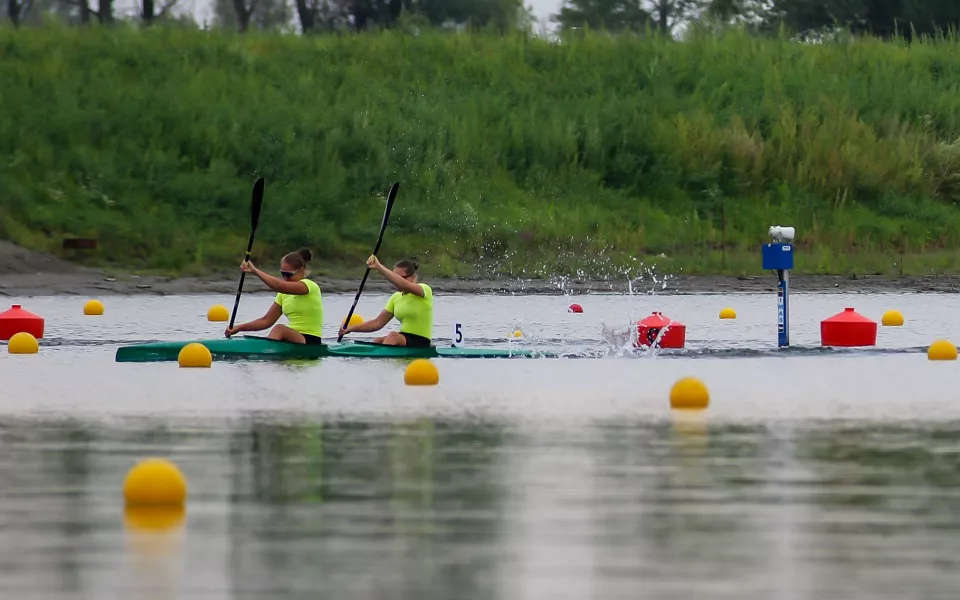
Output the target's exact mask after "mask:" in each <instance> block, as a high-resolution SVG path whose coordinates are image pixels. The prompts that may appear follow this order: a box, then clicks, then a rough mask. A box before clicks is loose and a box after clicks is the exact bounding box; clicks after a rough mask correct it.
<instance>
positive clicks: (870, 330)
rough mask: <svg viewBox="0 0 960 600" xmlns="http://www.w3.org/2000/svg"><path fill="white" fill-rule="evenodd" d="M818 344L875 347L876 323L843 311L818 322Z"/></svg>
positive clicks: (855, 313)
mask: <svg viewBox="0 0 960 600" xmlns="http://www.w3.org/2000/svg"><path fill="white" fill-rule="evenodd" d="M820 344H821V345H823V346H846V347H849V346H876V344H877V322H876V321H871V320H870V319H868V318H867V317H865V316H863V315H861V314H859V313H857V312H855V311H854V310H853V309H852V308H845V309H843V312H842V313H837V314H835V315H833V316H832V317H830V318H828V319H824V320H822V321H820Z"/></svg>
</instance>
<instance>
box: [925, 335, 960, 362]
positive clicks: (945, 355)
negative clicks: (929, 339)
mask: <svg viewBox="0 0 960 600" xmlns="http://www.w3.org/2000/svg"><path fill="white" fill-rule="evenodd" d="M927 358H928V359H930V360H957V347H956V346H954V345H953V344H951V343H950V342H948V341H947V340H937V341H935V342H934V343H932V344H930V347H929V348H927Z"/></svg>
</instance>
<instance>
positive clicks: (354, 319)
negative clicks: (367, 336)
mask: <svg viewBox="0 0 960 600" xmlns="http://www.w3.org/2000/svg"><path fill="white" fill-rule="evenodd" d="M362 324H363V317H361V316H360V315H358V314H357V313H353V314H352V315H350V322H349V323H347V327H353V326H354V325H362Z"/></svg>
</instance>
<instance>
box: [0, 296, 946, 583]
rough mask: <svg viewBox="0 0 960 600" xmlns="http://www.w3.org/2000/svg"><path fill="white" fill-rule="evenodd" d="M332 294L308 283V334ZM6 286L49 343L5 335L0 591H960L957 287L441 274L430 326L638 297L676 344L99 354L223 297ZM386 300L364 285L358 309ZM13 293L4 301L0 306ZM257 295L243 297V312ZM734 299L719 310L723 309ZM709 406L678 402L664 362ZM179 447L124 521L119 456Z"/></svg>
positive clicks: (596, 313)
mask: <svg viewBox="0 0 960 600" xmlns="http://www.w3.org/2000/svg"><path fill="white" fill-rule="evenodd" d="M352 299H353V298H352V294H351V295H346V296H336V295H328V296H326V298H325V301H326V309H327V332H328V333H333V327H334V324H335V323H336V322H337V321H338V320H339V319H340V318H342V316H343V315H345V314H346V312H347V310H348V308H349V306H350V303H351V302H352ZM83 300H84V299H83V298H78V299H64V298H55V299H53V298H28V299H20V301H21V302H22V303H23V304H24V307H25V308H27V309H28V310H32V311H34V312H37V313H39V314H41V315H43V316H44V317H46V319H47V333H46V339H45V340H44V343H43V346H42V348H41V352H40V354H38V355H35V356H12V355H8V354H6V353H5V352H0V382H2V383H3V386H2V388H0V481H2V482H3V486H2V488H0V548H2V549H3V551H2V552H0V596H2V597H3V598H7V597H9V598H18V599H19V598H45V599H46V598H49V599H60V598H91V599H94V598H97V599H99V598H121V597H122V598H138V599H139V598H150V599H159V600H164V599H168V598H169V599H173V598H191V599H192V598H204V599H211V600H212V599H232V598H244V599H246V598H251V599H253V598H301V597H320V596H322V597H330V598H344V597H347V598H426V597H429V598H458V599H481V598H504V599H506V598H510V599H513V598H619V597H629V598H650V599H661V598H662V599H672V598H684V599H688V598H690V597H691V595H694V596H695V597H699V598H711V599H713V598H731V599H734V598H736V599H754V598H756V599H767V598H776V599H800V598H803V599H807V598H809V599H815V598H816V599H820V598H842V599H848V598H850V599H852V598H863V599H875V598H884V599H886V598H890V599H905V598H924V599H926V598H951V599H956V598H958V597H960V576H958V575H957V573H958V565H957V562H958V559H957V558H956V557H957V556H958V555H960V536H958V533H960V532H958V529H960V393H958V392H957V382H958V380H960V378H958V375H960V374H958V371H957V369H958V363H955V362H949V363H936V362H930V361H927V360H926V356H925V354H924V353H923V350H924V349H925V348H926V346H927V345H929V343H930V342H931V341H933V340H934V339H937V338H940V337H945V338H949V339H953V340H954V341H960V331H958V329H960V317H958V316H957V315H960V312H958V310H957V309H958V308H960V299H957V298H956V297H954V296H944V295H936V296H934V295H930V296H927V295H919V294H909V295H892V294H891V295H877V296H866V295H852V296H842V295H835V294H834V295H812V294H811V295H806V294H804V295H801V294H795V295H794V296H793V297H792V298H791V301H792V315H791V316H792V321H793V322H792V333H793V338H792V342H793V344H794V345H795V348H793V349H791V350H790V351H787V352H777V351H776V326H775V320H776V297H775V295H764V296H751V295H738V296H680V297H678V296H655V297H651V296H632V297H631V296H617V295H598V296H581V297H577V298H576V301H577V302H579V303H581V304H583V305H584V308H585V310H586V312H585V313H584V314H582V315H573V314H568V313H566V312H565V311H566V306H567V304H569V302H570V301H572V300H571V299H570V298H564V297H460V296H443V297H440V296H438V304H437V317H436V323H435V325H436V337H437V338H441V341H444V340H442V338H444V337H446V338H448V337H449V332H450V330H451V329H452V325H453V323H454V322H457V321H459V322H461V323H464V325H465V328H466V331H467V334H468V342H471V343H474V344H478V345H483V346H504V345H506V344H507V341H506V335H507V334H508V333H509V332H510V331H512V330H513V329H514V327H515V326H518V325H519V327H520V328H521V329H522V330H523V331H524V334H525V341H521V342H520V344H523V345H534V346H541V347H547V348H550V349H561V350H563V351H566V352H569V353H571V354H576V355H581V356H600V355H602V354H604V353H606V352H608V350H609V348H608V346H607V345H606V344H605V343H604V342H603V339H602V332H603V328H604V326H606V327H607V328H611V327H612V328H615V329H626V328H627V326H628V325H629V323H630V322H632V321H635V320H636V319H638V318H641V317H643V316H645V315H647V314H649V313H650V312H652V311H654V310H662V311H663V312H664V313H666V314H667V315H668V316H670V317H672V318H675V319H678V320H680V321H682V322H683V323H685V324H686V325H687V326H688V333H687V337H688V348H689V351H688V352H687V353H684V354H681V355H674V356H660V357H653V356H618V355H617V353H616V352H611V354H610V355H609V356H606V357H604V358H564V359H552V360H548V359H544V360H509V361H503V360H497V361H494V360H490V361H483V360H480V361H477V360H437V361H436V363H437V365H438V367H439V370H440V374H441V383H440V385H439V386H437V387H435V388H408V387H406V386H404V385H403V368H404V363H403V362H400V361H373V360H348V359H324V360H322V361H313V362H310V361H303V362H291V363H257V362H243V363H241V362H238V363H215V364H214V366H213V368H212V369H202V370H182V369H178V368H177V366H176V364H163V363H159V364H117V363H115V362H113V354H114V352H115V350H116V347H117V346H118V345H119V344H121V343H130V342H135V341H146V340H154V339H188V338H189V339H202V338H208V337H216V336H219V335H221V332H222V330H223V324H216V323H208V322H207V321H206V320H205V313H206V309H207V308H208V307H209V306H210V305H211V304H213V303H215V302H220V303H222V304H225V305H227V306H228V307H230V306H232V298H230V297H186V296H185V297H165V298H113V297H108V298H105V299H104V302H105V305H106V314H105V315H104V316H103V317H98V318H93V317H84V316H83V315H82V311H81V307H82V304H83ZM385 300H386V296H384V295H373V294H371V295H370V296H369V297H368V296H367V295H364V297H363V298H362V299H361V303H360V307H359V312H360V314H362V315H364V316H365V317H373V316H375V315H376V313H377V312H378V311H379V309H380V308H381V307H382V305H383V303H384V302H385ZM12 301H15V299H14V300H12ZM269 302H270V297H269V296H263V295H258V296H252V295H251V296H246V295H245V296H244V298H243V300H242V302H241V311H240V313H241V314H240V319H243V320H246V319H250V318H255V317H257V316H260V314H262V312H263V311H264V310H265V309H266V307H267V306H268V304H269ZM724 306H732V307H734V308H735V309H736V310H737V311H738V313H739V318H738V319H737V320H735V321H720V320H719V319H718V318H717V314H718V312H719V310H720V308H722V307H724ZM845 306H852V307H854V308H856V309H857V310H858V311H859V312H861V313H864V314H866V315H867V316H870V317H872V318H874V319H878V320H879V318H880V315H881V314H882V312H883V311H884V310H886V309H888V308H897V309H899V310H901V311H902V312H903V313H904V315H905V317H906V320H907V323H906V326H905V327H903V328H881V330H880V335H879V337H878V347H877V348H876V349H874V350H871V351H853V352H851V351H846V352H825V351H822V350H820V349H819V348H818V343H819V321H820V319H822V318H825V317H827V316H830V315H832V314H834V313H836V312H839V311H841V310H843V308H844V307H845ZM685 375H694V376H697V377H699V378H701V379H703V380H704V382H705V383H706V384H707V385H708V386H709V388H710V390H711V405H710V407H709V409H708V410H707V411H704V412H702V413H697V414H693V415H682V414H677V413H672V412H671V411H670V410H669V406H668V402H667V396H668V393H669V389H670V386H671V385H672V384H673V382H674V381H676V380H677V379H678V378H679V377H682V376H685ZM154 455H160V456H165V457H169V458H171V459H172V460H174V461H176V462H177V463H178V464H179V465H180V467H181V468H182V470H183V471H184V473H185V475H186V476H187V478H188V480H189V483H190V492H189V499H188V504H187V510H186V513H185V515H176V514H166V515H157V514H135V513H129V514H124V509H123V502H122V496H121V492H120V490H121V485H122V481H123V477H124V475H125V474H126V472H127V470H128V469H129V468H130V466H132V465H133V464H134V463H135V462H136V461H137V460H139V459H141V458H143V457H146V456H154Z"/></svg>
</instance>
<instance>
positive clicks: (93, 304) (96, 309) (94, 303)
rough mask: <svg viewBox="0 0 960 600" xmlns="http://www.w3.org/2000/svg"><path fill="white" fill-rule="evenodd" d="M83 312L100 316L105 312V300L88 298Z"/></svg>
mask: <svg viewBox="0 0 960 600" xmlns="http://www.w3.org/2000/svg"><path fill="white" fill-rule="evenodd" d="M83 314H85V315H92V316H98V315H102V314H103V302H100V301H99V300H87V303H86V304H84V305H83Z"/></svg>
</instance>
